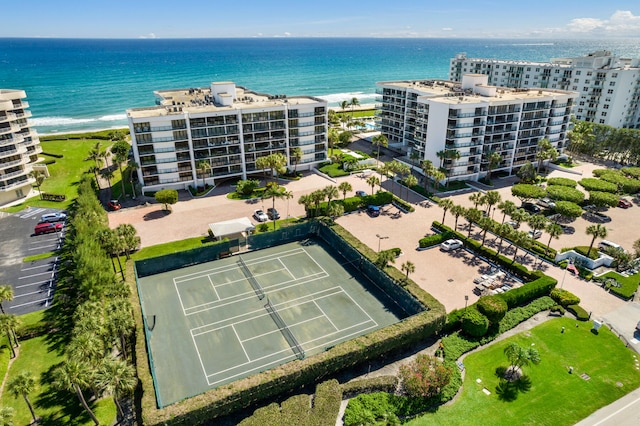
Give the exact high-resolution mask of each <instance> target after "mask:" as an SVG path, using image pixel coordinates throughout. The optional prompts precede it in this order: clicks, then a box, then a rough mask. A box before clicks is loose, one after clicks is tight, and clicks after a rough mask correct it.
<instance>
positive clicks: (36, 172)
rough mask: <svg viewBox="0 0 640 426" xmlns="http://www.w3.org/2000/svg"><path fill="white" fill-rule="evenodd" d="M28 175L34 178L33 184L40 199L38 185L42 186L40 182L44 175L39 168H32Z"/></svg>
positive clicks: (40, 192)
mask: <svg viewBox="0 0 640 426" xmlns="http://www.w3.org/2000/svg"><path fill="white" fill-rule="evenodd" d="M29 176H31V177H32V178H34V179H35V183H34V185H35V186H36V188H38V194H39V195H40V199H41V200H42V191H41V190H40V187H41V186H42V183H43V182H44V179H45V178H46V176H45V175H44V173H43V172H42V171H41V170H32V171H31V173H29Z"/></svg>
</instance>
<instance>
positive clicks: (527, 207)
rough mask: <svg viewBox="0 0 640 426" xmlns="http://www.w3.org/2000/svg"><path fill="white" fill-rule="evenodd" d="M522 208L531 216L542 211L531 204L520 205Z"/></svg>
mask: <svg viewBox="0 0 640 426" xmlns="http://www.w3.org/2000/svg"><path fill="white" fill-rule="evenodd" d="M522 208H523V209H525V210H526V211H528V212H529V213H533V214H538V213H540V211H541V210H542V209H541V208H540V206H536V205H535V204H533V203H522Z"/></svg>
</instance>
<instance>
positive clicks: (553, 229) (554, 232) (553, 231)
mask: <svg viewBox="0 0 640 426" xmlns="http://www.w3.org/2000/svg"><path fill="white" fill-rule="evenodd" d="M545 231H547V234H549V242H548V243H547V248H546V250H545V251H544V255H545V256H547V255H548V254H549V248H550V247H551V240H552V239H554V238H555V239H556V240H557V239H558V238H559V237H560V235H562V232H563V231H562V227H561V226H560V225H558V224H557V223H554V222H550V223H549V224H547V227H546V229H545Z"/></svg>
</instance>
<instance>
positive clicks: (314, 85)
mask: <svg viewBox="0 0 640 426" xmlns="http://www.w3.org/2000/svg"><path fill="white" fill-rule="evenodd" d="M603 49H604V50H610V51H612V52H614V53H616V54H619V55H622V56H626V57H639V56H640V44H638V42H637V40H579V41H577V40H544V41H541V40H523V39H518V40H498V39H491V40H481V39H362V38H351V39H345V38H319V39H314V38H305V39H301V38H298V39H296V38H270V39H263V38H255V39H174V40H160V39H140V40H97V39H91V40H80V39H9V38H5V39H0V88H4V89H23V90H25V91H26V92H27V97H28V99H27V100H28V102H29V104H30V106H31V107H30V109H31V112H32V114H33V117H32V119H31V121H32V125H33V126H34V127H35V128H36V129H37V130H38V131H39V132H40V133H60V132H70V131H72V132H75V131H84V130H94V129H106V128H117V127H126V117H125V111H126V109H127V108H134V107H141V106H150V105H153V104H154V97H153V91H154V90H164V89H176V88H189V87H206V86H208V84H209V83H210V82H212V81H233V82H235V83H236V84H238V85H241V86H245V87H247V88H249V89H251V90H255V91H258V92H264V93H269V94H286V95H289V96H291V95H313V96H319V97H322V98H324V99H326V100H327V101H328V102H329V103H330V105H337V104H338V103H339V102H340V101H342V100H347V99H351V98H352V97H357V98H358V99H359V101H360V103H362V104H366V103H374V102H375V83H376V82H378V81H388V80H401V79H424V78H447V76H448V67H449V60H450V59H451V58H452V57H453V56H455V55H456V54H457V53H460V52H466V53H467V56H469V57H491V58H500V59H514V60H532V61H548V60H549V59H550V58H552V57H565V56H580V55H584V54H587V53H589V52H592V51H595V50H603Z"/></svg>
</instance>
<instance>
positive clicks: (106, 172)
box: [100, 167, 115, 188]
mask: <svg viewBox="0 0 640 426" xmlns="http://www.w3.org/2000/svg"><path fill="white" fill-rule="evenodd" d="M100 176H101V177H102V178H103V179H106V180H107V183H108V184H109V188H111V179H113V178H114V177H115V173H113V170H111V168H109V167H106V168H104V169H102V170H100Z"/></svg>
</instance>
